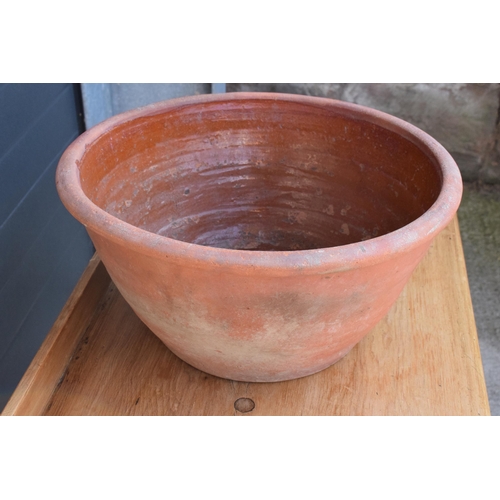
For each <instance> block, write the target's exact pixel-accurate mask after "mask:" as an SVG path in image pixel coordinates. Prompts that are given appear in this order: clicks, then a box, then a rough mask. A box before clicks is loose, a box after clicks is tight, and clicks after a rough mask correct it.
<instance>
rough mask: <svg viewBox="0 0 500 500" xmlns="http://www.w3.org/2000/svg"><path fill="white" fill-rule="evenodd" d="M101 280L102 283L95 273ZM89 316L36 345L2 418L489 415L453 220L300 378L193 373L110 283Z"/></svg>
mask: <svg viewBox="0 0 500 500" xmlns="http://www.w3.org/2000/svg"><path fill="white" fill-rule="evenodd" d="M94 266H95V264H94ZM96 269H98V268H96ZM94 274H95V271H94ZM99 283H100V285H101V289H104V288H105V287H104V286H103V284H104V285H105V284H106V282H105V281H103V278H102V277H101V278H100V279H99ZM88 300H91V299H87V298H85V297H84V295H82V296H81V298H80V300H79V301H77V303H76V305H75V304H73V305H71V304H68V307H73V313H72V314H70V317H69V319H66V320H65V319H64V314H65V313H64V311H63V313H62V316H61V318H62V319H60V321H61V322H63V323H64V321H66V326H65V327H63V330H68V328H70V327H69V326H68V325H69V323H70V319H71V317H73V316H74V315H75V314H76V315H81V313H77V312H75V311H76V310H78V309H79V308H82V307H83V306H84V305H85V304H84V303H85V302H86V301H88ZM87 305H88V304H87ZM95 307H96V304H94V305H93V308H94V309H95ZM86 310H87V311H88V308H87V309H86ZM87 322H88V324H87V326H86V327H85V329H84V331H83V333H82V332H80V334H74V335H73V338H74V339H73V342H74V340H75V339H79V340H78V341H77V342H76V345H73V343H72V342H70V341H68V342H67V344H68V345H66V346H65V347H64V348H58V349H54V348H53V347H51V345H50V344H48V345H46V344H47V341H46V344H44V346H42V349H41V352H43V353H45V354H44V355H43V357H42V358H41V359H43V362H40V353H39V356H38V358H39V361H37V363H36V364H35V366H31V367H30V369H29V370H28V373H27V376H29V377H28V378H26V377H27V376H25V379H26V380H25V379H23V381H22V382H21V384H20V386H19V388H18V389H17V391H16V393H15V395H14V396H13V398H12V399H11V402H10V403H9V404H8V406H7V407H6V410H5V411H4V414H11V415H14V414H17V415H20V414H45V415H246V416H252V415H488V414H489V405H488V398H487V393H486V387H485V383H484V375H483V368H482V363H481V357H480V352H479V345H478V340H477V333H476V327H475V322H474V316H473V312H472V304H471V299H470V292H469V287H468V281H467V274H466V269H465V262H464V257H463V251H462V246H461V241H460V234H459V230H458V223H457V220H456V218H455V219H454V221H453V222H452V223H451V224H450V225H449V226H448V228H446V230H444V231H443V232H442V233H441V234H440V235H439V237H438V238H437V239H436V241H435V242H434V243H433V245H432V247H431V248H430V250H429V252H428V254H427V255H426V257H425V259H424V260H423V261H422V263H421V264H420V265H419V266H418V268H417V269H416V271H415V273H414V274H413V276H412V278H411V280H410V282H409V283H408V285H407V286H406V288H405V289H404V291H403V293H402V295H401V296H400V298H399V299H398V301H397V303H396V304H395V305H394V307H393V308H392V309H391V311H390V313H389V314H388V316H387V317H386V318H385V319H384V320H383V321H382V322H381V323H380V324H379V325H378V326H377V327H376V328H375V329H374V330H373V331H372V332H371V333H370V334H369V335H368V336H367V337H366V338H365V339H364V340H363V341H362V342H361V343H360V344H358V346H356V347H355V348H354V349H353V350H352V351H351V353H350V354H348V355H347V356H346V357H345V358H344V359H343V360H341V361H340V362H338V363H337V364H335V365H333V366H332V367H330V368H328V369H327V370H324V371H323V372H320V373H318V374H316V375H312V376H309V377H305V378H302V379H298V380H293V381H288V382H279V383H268V384H253V383H242V382H233V381H229V380H223V379H220V378H217V377H213V376H211V375H208V374H206V373H203V372H201V371H199V370H197V369H195V368H192V367H191V366H189V365H187V364H186V363H184V362H183V361H181V360H180V359H178V358H177V357H176V356H175V355H173V354H172V353H171V352H170V351H169V350H168V349H167V348H166V347H165V346H164V345H163V344H162V343H161V342H160V340H158V339H157V338H156V337H155V336H154V335H153V334H152V333H151V332H150V331H149V330H148V329H147V328H146V327H145V326H144V325H143V324H142V323H141V322H140V320H139V319H138V318H137V317H136V316H135V314H134V313H133V312H132V310H131V309H130V308H129V306H128V305H127V304H126V302H125V301H124V300H123V298H122V297H121V295H120V294H119V293H118V291H117V290H116V288H115V286H114V284H113V283H111V284H110V285H109V287H107V289H106V291H105V293H104V295H103V297H102V299H101V302H100V304H99V306H98V311H97V313H96V314H94V315H93V316H92V315H91V314H89V315H88V321H87ZM72 328H73V327H72ZM74 330H75V328H74ZM76 330H78V328H76ZM80 330H81V325H80ZM59 336H61V335H60V334H59ZM48 340H49V339H48ZM68 356H71V360H70V361H69V362H68ZM58 371H59V377H57V376H56V373H57V372H58ZM33 372H36V373H35V375H36V376H34V375H33ZM30 373H31V375H30ZM30 377H31V379H34V381H32V382H31V384H29V383H28V381H29V380H30ZM42 379H43V380H44V381H45V382H44V384H45V385H44V390H43V391H42V392H39V391H40V384H38V385H37V381H38V380H42ZM49 393H50V394H49Z"/></svg>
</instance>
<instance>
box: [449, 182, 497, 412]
mask: <svg viewBox="0 0 500 500" xmlns="http://www.w3.org/2000/svg"><path fill="white" fill-rule="evenodd" d="M458 218H459V223H460V231H461V234H462V242H463V247H464V253H465V261H466V264H467V274H468V277H469V285H470V290H471V296H472V303H473V306H474V315H475V318H476V325H477V330H478V336H479V344H480V347H481V356H482V359H483V366H484V372H485V378H486V387H487V389H488V397H489V400H490V407H491V414H492V415H500V185H495V186H488V185H478V184H470V183H465V185H464V195H463V199H462V204H461V205H460V208H459V210H458Z"/></svg>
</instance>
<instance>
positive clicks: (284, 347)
mask: <svg viewBox="0 0 500 500" xmlns="http://www.w3.org/2000/svg"><path fill="white" fill-rule="evenodd" d="M57 186H58V190H59V194H60V196H61V199H62V201H63V202H64V204H65V206H66V207H67V209H68V210H69V211H70V212H71V213H72V214H73V215H74V216H75V217H76V218H77V219H78V220H79V221H81V222H82V223H83V224H84V225H85V226H86V227H87V230H88V233H89V235H90V237H91V238H92V241H93V242H94V244H95V247H96V249H97V252H98V253H99V255H100V257H101V259H102V261H103V262H104V265H105V266H106V268H107V270H108V271H109V274H110V275H111V278H112V279H113V281H114V282H115V284H116V286H117V287H118V289H119V290H120V292H121V293H122V295H123V297H124V298H125V299H126V300H127V302H128V303H129V304H130V306H131V307H132V308H133V310H134V311H135V312H136V313H137V315H138V316H139V318H141V319H142V321H143V322H144V323H145V324H146V325H147V326H148V327H149V328H150V329H151V330H152V331H153V332H154V333H155V334H156V335H157V336H158V337H159V338H160V339H161V340H162V341H163V342H164V343H165V344H166V345H167V346H168V348H169V349H171V350H172V351H173V352H174V353H175V354H176V355H178V356H179V357H180V358H182V359H183V360H185V361H186V362H187V363H189V364H191V365H193V366H195V367H197V368H199V369H200V370H203V371H205V372H208V373H211V374H213V375H217V376H219V377H224V378H229V379H234V380H242V381H251V382H267V381H278V380H287V379H293V378H297V377H303V376H305V375H309V374H312V373H315V372H317V371H319V370H322V369H324V368H326V367H328V366H330V365H331V364H333V363H335V362H336V361H337V360H339V359H340V358H342V357H343V356H344V355H345V354H347V353H348V352H349V350H350V349H351V348H352V347H353V346H354V345H355V344H356V343H357V342H359V341H360V340H361V339H362V338H363V337H364V336H365V335H366V334H367V333H368V332H369V331H370V330H371V329H372V328H373V327H374V326H375V324H376V323H377V322H378V321H379V320H380V319H381V318H382V317H383V316H384V315H385V314H386V313H387V312H388V310H389V308H390V307H391V305H392V304H393V303H394V301H395V300H396V299H397V297H398V295H399V294H400V292H401V290H402V289H403V287H404V286H405V283H406V282H407V280H408V278H409V276H410V274H411V273H412V271H413V269H414V268H415V266H416V265H417V264H418V262H419V261H420V260H421V259H422V257H423V256H424V254H425V252H426V251H427V249H428V247H429V245H430V243H431V241H432V239H433V238H434V237H435V236H436V235H437V234H438V233H439V232H440V231H441V230H442V229H443V228H444V227H445V226H446V225H447V224H448V223H449V222H450V220H451V219H452V217H453V215H454V213H455V212H456V210H457V208H458V205H459V202H460V198H461V193H462V182H461V178H460V174H459V171H458V168H457V166H456V164H455V162H454V161H453V159H452V158H451V156H450V155H449V154H448V153H447V152H446V150H445V149H444V148H443V147H442V146H441V145H440V144H438V143H437V142H436V141H435V140H434V139H432V138H431V137H430V136H428V135H427V134H426V133H424V132H423V131H421V130H419V129H417V128H415V127H414V126H412V125H410V124H408V123H406V122H404V121H401V120H399V119H397V118H394V117H392V116H389V115H387V114H384V113H381V112H378V111H375V110H372V109H368V108H365V107H361V106H357V105H354V104H349V103H345V102H338V101H333V100H330V99H322V98H313V97H306V96H296V95H283V94H264V93H258V94H252V93H237V94H222V95H220V94H219V95H203V96H195V97H189V98H182V99H175V100H171V101H165V102H160V103H157V104H154V105H151V106H147V107H144V108H141V109H137V110H133V111H129V112H127V113H124V114H121V115H118V116H115V117H113V118H111V119H109V120H106V121H105V122H103V123H101V124H99V125H97V126H95V127H94V128H92V129H91V130H89V131H87V132H86V133H84V134H83V135H81V136H80V137H79V138H78V139H77V140H76V141H75V142H74V143H73V144H72V145H71V146H70V147H69V148H68V149H67V151H66V152H65V153H64V155H63V157H62V159H61V161H60V163H59V166H58V170H57Z"/></svg>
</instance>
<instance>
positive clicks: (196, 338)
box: [89, 231, 429, 382]
mask: <svg viewBox="0 0 500 500" xmlns="http://www.w3.org/2000/svg"><path fill="white" fill-rule="evenodd" d="M89 235H90V237H91V238H92V241H93V242H94V245H95V247H96V249H97V252H98V253H99V255H100V257H101V259H102V261H103V263H104V265H105V266H106V268H107V270H108V272H109V274H110V276H111V278H112V279H113V281H114V283H115V284H116V286H117V287H118V289H119V290H120V292H121V294H122V295H123V297H124V298H125V300H126V301H127V302H128V303H129V304H130V306H131V307H132V309H133V310H134V311H135V313H136V314H137V315H138V316H139V318H140V319H141V320H142V321H143V322H144V323H145V324H146V325H147V326H148V327H149V328H150V329H151V330H152V331H153V332H154V333H155V334H156V335H157V336H158V337H159V338H160V339H161V340H162V341H163V342H164V344H165V345H166V346H167V347H168V348H169V349H171V350H172V352H174V353H175V354H176V355H177V356H179V357H180V358H181V359H183V360H184V361H186V362H187V363H189V364H190V365H192V366H194V367H196V368H198V369H200V370H202V371H205V372H207V373H210V374H212V375H216V376H219V377H222V378H228V379H232V380H239V381H246V382H274V381H280V380H289V379H294V378H299V377H303V376H306V375H310V374H312V373H316V372H318V371H320V370H322V369H324V368H326V367H328V366H330V365H332V364H333V363H335V362H336V361H338V360H339V359H341V358H342V357H343V356H345V355H346V354H347V353H348V352H349V351H350V350H351V349H352V347H353V346H354V345H355V344H357V343H358V342H359V341H360V340H361V339H362V338H363V337H364V336H365V335H366V334H367V333H368V332H369V331H370V330H371V329H372V328H373V327H374V326H375V325H376V323H377V322H378V321H380V320H381V319H382V318H383V317H384V316H385V315H386V314H387V312H388V310H389V309H390V307H391V306H392V304H393V303H394V302H395V300H396V299H397V297H398V296H399V294H400V293H401V291H402V289H403V287H404V285H405V284H406V282H407V280H408V278H409V277H410V275H411V273H412V271H413V270H414V268H415V267H416V265H417V264H418V263H419V262H420V260H421V259H422V257H423V256H424V254H425V252H426V251H427V249H428V246H429V243H425V242H424V243H423V244H422V245H421V246H418V247H416V248H414V250H413V251H412V252H409V253H404V254H399V255H397V256H396V257H394V256H393V257H392V258H391V259H390V260H387V261H384V262H378V263H376V264H374V265H372V266H365V267H361V268H350V269H349V268H345V269H331V271H330V272H328V271H326V272H325V270H323V271H322V272H321V273H311V270H310V269H305V268H300V266H298V267H297V268H296V269H292V270H290V269H288V270H285V271H284V272H283V270H281V272H280V270H279V269H276V270H269V269H262V268H260V269H259V268H257V269H252V268H244V267H243V268H242V267H239V266H231V265H228V266H223V265H222V266H221V264H220V262H219V263H197V264H196V265H193V263H192V262H188V261H186V262H184V263H183V262H182V260H181V259H171V258H170V257H169V256H168V255H158V256H151V255H143V254H140V253H138V252H137V251H135V250H133V249H130V248H127V247H126V246H124V245H121V244H119V243H117V242H115V241H112V240H110V239H107V238H105V237H103V236H102V235H100V234H97V233H95V232H93V231H89ZM276 272H278V273H279V275H278V276H276V275H275V274H276Z"/></svg>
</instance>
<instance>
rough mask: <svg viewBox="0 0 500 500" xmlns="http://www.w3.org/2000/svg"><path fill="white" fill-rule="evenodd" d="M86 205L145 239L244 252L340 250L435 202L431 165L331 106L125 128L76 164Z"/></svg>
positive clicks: (225, 112)
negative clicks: (152, 235) (139, 232)
mask: <svg viewBox="0 0 500 500" xmlns="http://www.w3.org/2000/svg"><path fill="white" fill-rule="evenodd" d="M80 179H81V183H82V188H83V191H84V193H85V194H86V196H87V197H88V198H89V199H90V200H91V201H92V202H93V203H95V204H96V205H98V206H99V207H100V208H102V209H103V210H105V211H106V212H108V213H109V214H111V215H113V216H115V217H117V218H119V219H121V220H123V221H126V222H128V223H129V224H132V225H134V226H136V227H139V228H142V229H144V230H146V231H150V232H154V233H158V234H161V235H163V236H167V237H169V238H173V239H176V240H181V241H185V242H189V243H195V244H199V245H206V246H211V247H219V248H230V249H244V250H281V251H289V250H306V249H315V248H327V247H334V246H339V245H346V244H349V243H355V242H359V241H362V240H367V239H370V238H374V237H376V236H381V235H383V234H386V233H389V232H392V231H395V230H396V229H399V228H401V227H403V226H405V225H407V224H408V223H410V222H412V221H414V220H415V219H417V218H418V217H420V216H421V215H422V214H423V213H424V212H425V211H426V210H428V209H429V208H430V206H431V205H432V204H433V203H434V202H435V201H436V199H437V197H438V195H439V192H440V189H441V186H442V174H441V170H440V168H439V165H438V164H437V161H436V160H435V159H433V158H432V157H430V156H429V155H428V154H426V153H424V152H423V151H422V150H421V149H419V148H418V147H417V146H416V145H415V144H414V143H413V142H411V141H410V140H409V139H407V138H405V137H403V136H402V135H400V134H398V133H396V132H393V131H391V130H389V129H386V128H384V127H382V126H380V125H376V124H374V123H370V122H369V121H366V120H364V119H363V118H362V117H359V116H356V114H355V113H352V112H348V111H346V110H342V109H337V108H335V107H334V106H318V105H312V104H311V105H308V104H304V103H298V102H293V101H285V100H282V101H272V100H262V99H254V100H252V99H248V100H245V101H228V102H224V101H222V102H221V101H216V102H204V103H198V104H193V105H186V106H182V107H177V108H174V109H170V110H168V111H164V112H162V113H159V114H154V115H152V116H145V117H140V118H135V119H132V120H130V121H128V122H126V123H123V124H121V125H118V126H117V127H115V128H113V129H111V130H109V131H108V132H106V133H105V134H103V135H102V136H100V137H99V138H98V139H97V140H96V141H95V142H94V143H92V145H91V146H90V147H89V148H88V149H87V151H86V152H85V154H84V156H83V158H82V161H81V163H80Z"/></svg>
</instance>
